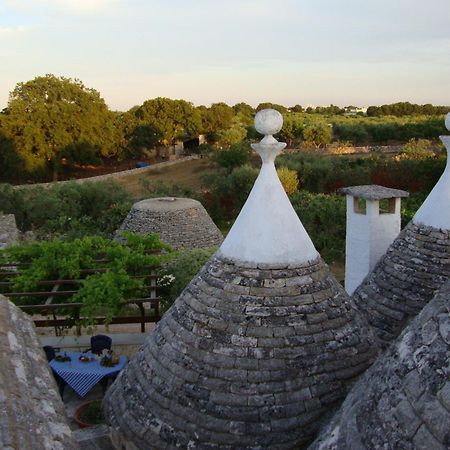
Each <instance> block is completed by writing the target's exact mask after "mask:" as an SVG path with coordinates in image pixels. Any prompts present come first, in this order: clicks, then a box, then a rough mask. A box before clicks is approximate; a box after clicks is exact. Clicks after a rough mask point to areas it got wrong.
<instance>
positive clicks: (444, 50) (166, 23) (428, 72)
mask: <svg viewBox="0 0 450 450" xmlns="http://www.w3.org/2000/svg"><path fill="white" fill-rule="evenodd" d="M46 73H53V74H55V75H64V76H67V77H71V78H79V79H81V80H82V81H83V82H84V84H85V85H86V86H88V87H92V88H95V89H97V90H98V91H99V92H100V93H101V95H102V97H103V98H104V99H105V100H106V102H107V103H108V105H109V106H110V107H111V108H112V109H119V110H126V109H129V108H130V107H132V106H133V105H136V104H141V103H142V102H143V101H144V100H146V99H148V98H153V97H158V96H164V97H170V98H183V99H186V100H190V101H192V102H193V103H194V104H196V105H199V104H206V105H209V104H210V103H212V102H217V101H224V102H227V103H229V104H234V103H237V102H240V101H244V102H247V103H250V104H252V105H254V106H256V105H257V104H258V103H260V102H263V101H272V102H276V103H281V104H284V105H286V106H292V105H295V104H301V105H308V104H313V105H325V104H330V103H334V104H338V105H342V106H345V105H350V104H353V105H358V106H363V105H370V104H382V103H392V102H396V101H412V102H416V103H434V104H441V105H442V104H445V105H450V0H427V1H423V0H420V1H419V0H227V1H224V0H0V109H1V108H3V107H5V106H6V103H7V101H8V93H9V92H10V91H11V90H12V89H13V88H14V86H15V84H16V83H18V82H20V81H27V80H30V79H32V78H34V77H35V76H38V75H44V74H46Z"/></svg>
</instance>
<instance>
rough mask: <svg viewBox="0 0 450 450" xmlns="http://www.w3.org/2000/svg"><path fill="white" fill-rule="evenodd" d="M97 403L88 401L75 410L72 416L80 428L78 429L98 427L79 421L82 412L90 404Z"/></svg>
mask: <svg viewBox="0 0 450 450" xmlns="http://www.w3.org/2000/svg"><path fill="white" fill-rule="evenodd" d="M94 402H98V400H88V401H86V402H84V403H82V404H81V405H80V406H78V408H77V409H76V410H75V412H74V414H73V420H74V422H75V423H76V424H77V425H78V426H79V427H80V428H89V427H94V426H95V425H98V424H96V423H88V422H84V421H83V420H81V418H80V416H81V414H82V413H83V411H84V410H85V409H86V408H87V407H88V406H89V405H90V404H92V403H94Z"/></svg>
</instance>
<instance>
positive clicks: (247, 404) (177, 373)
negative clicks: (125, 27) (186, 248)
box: [104, 110, 376, 450]
mask: <svg viewBox="0 0 450 450" xmlns="http://www.w3.org/2000/svg"><path fill="white" fill-rule="evenodd" d="M267 115H268V116H269V119H267ZM273 116H275V119H276V120H278V121H279V122H280V123H279V128H278V127H273V126H271V125H273V121H272V118H273ZM264 117H266V118H265V119H264ZM261 118H262V119H263V120H262V122H263V123H262V125H261V123H258V119H259V120H261ZM281 123H282V122H281V115H279V114H278V113H276V112H275V111H273V110H269V111H263V112H261V113H260V114H259V115H257V118H256V124H257V127H258V128H259V130H261V128H262V131H263V132H264V134H266V135H269V134H272V133H274V132H277V131H279V129H280V128H281ZM258 125H259V126H258ZM274 128H275V130H274ZM270 138H271V136H270ZM270 138H269V139H267V136H266V138H265V142H264V140H263V142H262V145H261V146H256V150H257V151H258V150H259V152H260V153H261V152H265V151H267V153H274V152H278V151H279V150H280V144H278V143H277V142H276V141H275V140H274V139H273V138H272V139H273V140H272V139H270ZM264 144H267V146H264ZM268 146H270V147H271V148H272V150H273V151H272V152H269V151H268V148H269V147H268ZM261 150H262V151H261ZM274 159H275V156H273V158H266V159H265V157H264V155H263V169H262V170H261V174H260V179H259V180H260V182H259V183H258V181H257V182H256V183H255V187H254V190H255V189H256V190H260V189H263V190H266V192H267V195H268V196H269V197H270V191H271V189H267V185H266V183H265V182H264V177H266V176H267V177H268V180H269V181H268V182H269V184H270V183H272V186H275V185H277V184H279V185H280V186H281V183H280V182H279V180H278V177H276V178H275V177H274V172H275V168H274V167H273V160H274ZM265 164H268V165H271V166H272V167H266V168H264V165H265ZM272 169H273V170H272ZM275 175H276V172H275ZM261 179H262V182H261ZM266 181H267V180H266ZM258 186H259V187H258ZM275 189H278V187H275ZM278 192H280V195H286V194H285V193H284V191H282V193H281V191H280V190H278ZM252 198H253V199H255V198H259V199H261V198H263V197H261V194H260V193H258V192H256V193H255V192H254V191H252V193H251V194H250V197H249V202H250V206H248V204H246V206H244V208H243V210H242V212H241V216H240V218H239V219H238V220H237V221H236V224H235V226H236V227H238V228H239V227H241V226H242V224H251V221H250V220H249V218H248V217H245V215H247V214H248V211H251V214H252V215H254V214H256V215H257V217H260V218H261V217H263V218H264V219H265V221H266V222H265V223H266V224H267V226H268V228H269V230H271V233H272V234H271V233H269V231H267V230H265V229H264V226H261V224H260V223H258V224H256V223H255V224H254V226H255V228H256V229H258V230H259V231H258V235H257V236H253V237H252V236H250V235H248V236H247V238H246V239H248V240H250V241H251V242H247V241H246V240H245V239H244V240H243V239H242V235H241V233H236V231H235V230H233V229H232V230H231V231H230V234H229V236H228V237H227V239H226V240H225V241H224V243H223V244H222V247H221V249H220V250H219V252H218V253H217V254H216V255H215V256H214V257H213V258H212V259H211V260H210V261H209V262H208V263H207V264H206V265H205V266H204V267H203V269H202V270H201V271H200V273H199V274H198V275H197V276H196V277H195V278H194V279H193V280H192V281H191V283H190V284H189V285H188V286H187V287H186V289H185V290H184V291H183V292H182V294H181V295H180V297H179V298H178V299H177V300H176V302H175V303H174V305H173V306H172V307H171V308H170V309H169V310H168V311H167V312H166V314H165V315H164V316H163V318H162V320H161V321H160V322H159V323H158V325H157V327H156V329H155V331H154V333H153V334H151V335H150V336H149V337H148V338H147V340H146V342H145V344H144V345H143V346H142V348H141V349H140V350H139V352H138V353H137V354H136V355H135V356H134V357H133V358H132V360H131V361H130V363H129V365H128V366H127V368H126V369H125V370H124V371H123V372H122V373H121V375H120V376H119V377H118V379H117V381H116V382H115V383H114V385H113V386H112V387H111V388H110V390H109V391H108V393H107V396H106V398H105V402H104V405H105V410H106V414H107V417H108V418H109V421H110V423H111V425H112V428H113V435H114V437H115V439H116V442H117V443H118V444H119V445H128V447H127V448H138V449H140V450H144V449H154V448H156V449H163V448H164V449H165V448H192V449H193V448H200V449H205V448H217V449H219V448H220V449H236V448H241V449H291V448H297V447H298V445H301V444H302V443H305V442H307V441H309V440H310V439H311V438H312V437H313V436H314V433H315V432H316V431H317V430H318V427H319V426H320V422H321V420H322V419H323V418H324V416H325V414H327V413H328V412H329V411H330V410H332V409H333V408H334V407H335V406H336V405H337V404H338V402H339V401H340V400H341V399H342V398H343V396H344V395H345V390H346V386H347V384H348V383H349V382H350V381H353V380H354V379H355V377H357V376H358V375H359V374H360V373H361V372H362V371H364V370H365V369H366V368H367V367H368V365H369V364H370V363H371V361H372V360H373V358H374V356H375V351H376V350H375V348H374V346H373V339H372V338H371V336H369V335H368V331H367V328H368V327H367V325H366V324H365V323H363V322H362V320H361V319H360V317H359V316H358V313H357V311H356V309H355V308H354V307H353V305H352V304H351V303H350V301H349V298H348V296H347V294H346V293H345V291H344V290H343V288H342V287H341V286H340V285H339V283H338V282H337V281H336V279H335V278H334V277H333V276H332V275H331V273H330V271H329V269H328V267H327V265H326V264H325V263H324V262H323V261H322V259H321V258H320V256H319V255H318V253H317V251H316V250H315V248H314V246H313V244H312V242H311V241H310V239H309V237H308V235H307V233H306V232H305V230H304V228H303V226H301V222H300V221H299V220H298V218H297V216H295V217H293V216H290V209H289V208H292V206H291V205H290V203H289V202H288V204H287V203H285V202H284V200H280V198H278V199H274V198H272V197H270V198H271V200H270V202H268V203H266V204H264V203H263V204H262V205H261V204H260V206H259V207H260V208H268V209H269V210H270V209H271V208H273V210H272V211H276V212H277V213H280V214H285V215H286V217H287V219H286V221H287V222H289V221H292V223H297V222H295V221H298V224H300V226H297V227H294V226H293V228H290V229H289V231H288V232H287V233H286V230H285V229H283V227H282V226H281V227H280V228H279V229H278V230H277V229H274V222H275V224H276V223H279V218H278V217H275V215H274V214H272V215H271V214H265V213H262V212H259V213H258V212H256V213H255V209H256V211H257V209H258V208H257V207H256V206H255V205H252V202H253V200H252ZM286 199H287V197H286ZM258 201H260V202H261V201H262V200H258ZM280 204H284V205H285V206H284V207H283V208H284V209H283V208H282V209H281V210H280V209H279V208H278V206H279V205H280ZM275 205H276V206H275ZM245 211H247V212H245ZM258 214H259V215H258ZM242 215H244V217H242ZM272 219H273V220H272ZM277 221H278V222H277ZM269 222H270V223H269ZM279 235H281V238H280V242H281V243H283V242H288V238H289V239H290V241H291V242H292V245H291V246H289V247H284V255H283V254H281V253H282V252H279V251H277V249H276V247H277V246H276V243H277V241H278V236H279ZM255 239H256V240H257V241H258V240H259V243H260V245H259V246H258V245H256V244H255V242H254V241H255ZM297 240H299V241H300V242H301V243H302V244H301V245H300V246H298V245H297ZM261 245H264V246H266V245H267V246H269V247H272V248H273V249H275V250H274V252H273V254H272V253H271V252H268V251H267V249H266V248H263V249H262V248H260V247H261ZM247 246H250V247H251V248H252V249H253V250H252V253H248V251H247ZM243 247H245V248H243ZM252 255H256V256H255V257H253V256H252ZM258 259H262V261H258ZM132 446H134V447H132Z"/></svg>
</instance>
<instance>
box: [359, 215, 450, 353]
mask: <svg viewBox="0 0 450 450" xmlns="http://www.w3.org/2000/svg"><path fill="white" fill-rule="evenodd" d="M449 278H450V231H449V230H440V229H436V228H432V227H429V226H425V225H415V224H413V223H412V222H411V223H409V224H408V225H407V226H406V227H405V228H404V229H403V231H402V232H401V233H400V234H399V236H398V238H397V239H396V240H395V241H394V242H393V243H392V245H391V246H390V247H389V249H388V251H387V253H386V254H385V255H384V256H383V257H382V258H381V260H380V261H379V262H378V264H377V265H376V266H375V268H374V270H373V271H372V272H371V273H370V274H369V275H368V276H367V277H366V279H365V280H364V281H363V283H362V284H361V286H360V287H359V288H358V289H357V290H356V291H355V293H354V294H353V297H352V298H353V299H354V301H355V303H356V306H357V307H358V308H359V309H360V310H361V312H362V313H363V314H364V315H365V317H366V318H367V320H368V321H369V323H370V324H371V325H372V326H373V327H374V330H375V332H376V334H377V336H378V337H379V339H380V340H381V342H382V343H383V344H384V345H387V344H389V342H391V341H392V340H393V339H395V338H396V337H397V336H398V335H399V334H400V332H401V331H402V330H403V328H404V326H405V324H406V322H407V320H408V319H409V318H411V317H414V316H415V315H417V314H418V313H419V312H420V311H421V310H422V308H423V307H424V306H425V305H426V304H427V303H428V302H429V301H430V300H431V299H432V298H433V296H434V294H435V292H436V290H438V289H439V288H440V287H441V286H442V285H443V284H444V282H445V281H447V280H448V279H449Z"/></svg>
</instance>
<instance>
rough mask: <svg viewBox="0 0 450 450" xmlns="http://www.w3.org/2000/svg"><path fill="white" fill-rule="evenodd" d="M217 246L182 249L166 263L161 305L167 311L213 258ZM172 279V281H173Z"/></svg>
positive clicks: (162, 282)
mask: <svg viewBox="0 0 450 450" xmlns="http://www.w3.org/2000/svg"><path fill="white" fill-rule="evenodd" d="M215 251H216V248H215V247H214V248H195V249H190V250H181V251H179V252H177V253H176V254H175V256H174V257H173V259H172V260H171V261H170V262H169V263H168V264H167V265H166V268H165V270H164V272H163V273H164V274H165V277H163V278H162V280H161V296H162V302H161V307H162V310H163V311H164V312H165V311H167V310H168V309H169V308H170V307H171V306H172V304H173V302H174V301H175V300H176V299H177V297H178V296H179V295H180V294H181V292H182V291H183V289H184V288H185V287H186V286H187V285H188V284H189V282H190V281H191V280H192V279H193V278H194V276H195V275H196V274H197V273H198V272H199V270H200V269H201V268H202V267H203V266H204V265H205V264H206V262H207V261H208V260H209V258H211V256H212V254H213V253H214V252H215ZM171 280H172V281H171Z"/></svg>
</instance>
